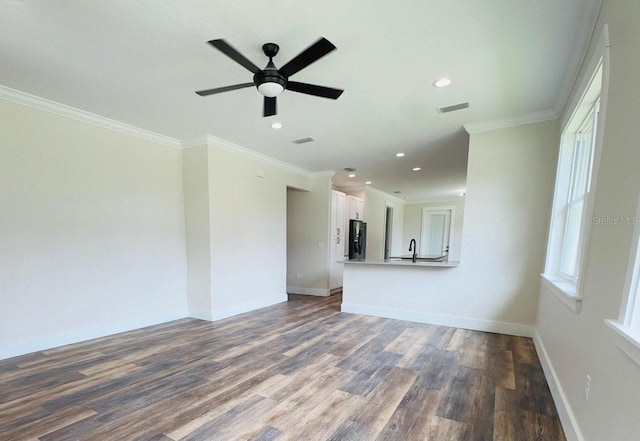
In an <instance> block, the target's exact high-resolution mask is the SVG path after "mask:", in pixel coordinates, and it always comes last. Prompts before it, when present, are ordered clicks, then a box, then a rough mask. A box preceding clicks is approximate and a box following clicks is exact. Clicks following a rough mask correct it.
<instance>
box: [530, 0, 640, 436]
mask: <svg viewBox="0 0 640 441" xmlns="http://www.w3.org/2000/svg"><path fill="white" fill-rule="evenodd" d="M638 23H640V2H637V1H633V0H605V1H604V3H603V7H602V11H601V13H600V17H599V19H598V22H597V25H596V31H595V33H594V40H593V41H592V43H591V46H590V49H589V55H588V56H587V60H589V59H590V58H591V54H593V53H594V51H595V50H596V43H597V38H598V34H599V33H600V31H601V29H602V27H603V25H604V24H608V26H609V36H610V42H611V46H610V61H611V62H610V70H609V75H610V82H609V90H608V103H607V107H606V121H605V125H604V142H603V148H602V157H601V161H600V169H599V175H598V182H597V188H596V191H595V204H594V215H595V216H602V217H605V216H612V217H617V216H630V217H633V216H634V215H635V210H636V204H637V201H638V196H639V194H640V178H639V175H638V164H640V149H639V148H638V146H639V145H640V125H639V124H638V121H640V108H638V103H640V86H639V83H638V79H639V78H640V57H638V42H640V27H639V26H638ZM585 74H587V72H586V71H585V70H583V71H582V72H581V75H580V78H579V80H580V79H581V78H582V77H584V75H585ZM578 83H579V81H578ZM575 94H576V91H575V90H574V91H573V95H575ZM565 117H566V114H565ZM632 231H633V226H628V225H608V226H607V225H595V224H594V225H592V226H591V234H590V237H589V246H588V249H587V257H586V266H585V268H586V269H585V272H584V282H583V285H582V288H583V291H582V297H583V301H582V308H581V311H580V312H579V313H575V312H573V311H572V310H570V309H569V308H568V307H566V306H565V305H564V304H563V303H562V302H561V301H560V299H558V298H557V297H555V295H554V294H553V293H551V292H550V291H549V290H548V289H547V288H546V287H545V286H544V285H543V286H542V288H541V290H540V304H539V310H538V320H537V328H538V332H539V335H540V341H541V343H542V345H543V347H544V349H545V352H546V355H547V356H548V361H549V362H550V364H551V366H552V368H553V370H554V371H555V374H556V377H555V378H552V381H554V382H556V383H557V384H558V385H559V387H560V388H561V390H562V391H563V393H564V397H565V399H566V402H565V404H566V405H567V407H568V409H569V412H570V413H571V414H572V415H573V418H574V422H575V423H576V427H577V432H578V434H577V436H575V437H570V438H569V439H570V441H571V440H572V439H581V440H585V441H600V440H612V441H627V440H632V439H638V437H639V434H640V420H639V419H638V415H640V399H638V397H640V366H638V365H637V364H635V363H634V362H633V361H631V359H630V358H628V357H627V356H626V355H625V354H624V353H623V352H622V351H621V350H619V349H618V348H617V346H616V344H615V342H614V340H615V339H614V334H613V332H612V331H611V330H609V329H608V328H607V327H606V326H605V324H604V323H603V321H604V319H606V318H613V319H616V318H617V317H618V311H619V308H620V302H621V299H622V294H623V287H624V282H625V276H626V269H627V262H628V257H629V251H630V243H631V237H632ZM587 374H589V375H590V376H591V377H592V386H591V393H590V397H589V400H588V401H587V400H585V398H584V386H585V376H586V375H587Z"/></svg>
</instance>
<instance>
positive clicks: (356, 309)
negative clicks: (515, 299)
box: [341, 303, 535, 337]
mask: <svg viewBox="0 0 640 441" xmlns="http://www.w3.org/2000/svg"><path fill="white" fill-rule="evenodd" d="M341 311H342V312H350V313H353V314H364V315H373V316H376V317H386V318H392V319H397V320H407V321H410V322H417V323H428V324H430V325H439V326H450V327H453V328H463V329H471V330H474V331H484V332H495V333H498V334H507V335H517V336H520V337H533V335H534V332H535V328H534V327H533V326H530V325H522V324H519V323H506V322H496V321H490V320H481V319H472V318H467V317H456V316H450V315H441V314H428V313H423V312H415V311H404V310H401V309H389V308H380V307H377V306H367V305H358V304H353V303H343V304H342V306H341Z"/></svg>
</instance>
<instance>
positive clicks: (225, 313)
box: [212, 294, 289, 321]
mask: <svg viewBox="0 0 640 441" xmlns="http://www.w3.org/2000/svg"><path fill="white" fill-rule="evenodd" d="M287 300H289V299H288V298H287V295H286V294H283V295H279V296H274V297H267V298H264V299H260V300H257V301H254V302H246V303H240V304H238V305H233V306H231V307H228V308H222V309H217V308H216V306H215V303H214V305H213V311H212V320H213V321H215V320H222V319H225V318H228V317H233V316H234V315H238V314H244V313H245V312H250V311H254V310H256V309H260V308H265V307H267V306H271V305H275V304H276V303H282V302H286V301H287ZM214 301H215V299H214Z"/></svg>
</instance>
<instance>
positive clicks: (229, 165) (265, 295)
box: [185, 137, 309, 320]
mask: <svg viewBox="0 0 640 441" xmlns="http://www.w3.org/2000/svg"><path fill="white" fill-rule="evenodd" d="M194 149H195V150H194ZM202 149H203V150H202ZM191 150H193V152H191ZM200 150H202V151H200ZM204 151H206V155H204V153H203V152H204ZM190 154H192V155H193V161H192V162H197V161H198V160H206V163H205V165H204V167H206V168H207V170H206V171H205V170H202V167H203V165H202V164H200V165H199V166H196V165H195V164H194V163H190V164H191V166H189V164H186V163H185V171H186V170H189V172H190V173H193V176H187V175H185V191H186V192H187V193H188V194H187V196H186V201H187V203H188V204H187V212H186V215H187V226H193V225H198V226H199V227H198V228H197V229H196V228H193V229H192V230H187V237H188V240H189V244H190V245H191V244H192V243H197V242H198V241H200V242H206V241H209V244H208V249H209V255H208V256H205V255H202V253H201V252H198V253H196V252H195V251H193V250H191V249H190V251H189V258H190V260H189V265H190V266H191V267H194V268H197V269H201V268H206V267H207V265H208V267H209V270H208V271H209V274H208V280H209V288H208V289H209V292H210V295H211V306H210V317H207V316H204V314H203V318H210V319H213V320H216V319H220V318H225V317H229V316H232V315H236V314H240V313H243V312H247V311H251V310H253V309H257V308H261V307H264V306H268V305H272V304H274V303H278V302H283V301H286V300H287V291H286V277H287V255H286V252H287V187H289V186H290V187H295V188H300V189H305V190H309V178H308V177H306V176H303V175H302V174H300V173H296V172H295V171H290V170H287V168H286V166H281V165H278V164H277V163H276V161H274V160H270V159H268V158H262V157H260V156H259V155H256V154H254V153H251V152H249V151H247V150H246V149H243V148H241V147H238V146H233V145H231V144H229V143H225V142H224V141H221V140H217V139H215V138H213V137H208V138H207V141H203V143H202V145H199V146H196V147H193V148H190V149H188V150H187V151H185V158H186V160H187V161H188V160H189V157H190V156H189V155H190ZM204 175H206V179H205V178H204ZM189 182H191V183H192V184H193V185H191V184H189ZM204 186H206V187H204ZM203 195H206V197H207V200H206V201H203V200H202V199H203ZM194 201H197V203H198V204H200V203H202V204H203V205H206V210H208V220H209V224H208V231H205V230H206V229H203V228H202V224H203V222H204V221H205V219H206V217H207V216H206V215H205V214H203V213H202V211H203V208H202V206H199V207H198V209H197V210H196V209H194V207H193V206H195V205H196V202H194ZM189 202H191V203H192V204H191V205H190V204H189ZM192 217H195V218H192ZM191 232H193V235H192V234H191ZM207 233H208V234H207ZM199 246H200V248H198V249H199V250H200V251H202V250H203V249H206V246H205V245H202V244H200V245H199ZM207 258H208V261H207ZM189 277H190V278H191V277H195V279H196V280H195V281H194V280H189V287H190V289H191V288H194V287H198V289H199V290H200V291H199V292H200V293H202V292H205V293H206V289H204V288H202V286H201V282H204V283H205V284H206V281H207V277H205V276H203V275H202V274H201V271H199V270H197V271H194V272H192V271H190V272H189ZM201 298H203V296H202V295H200V294H196V293H194V292H192V291H190V292H189V299H190V306H191V305H192V304H193V305H195V303H194V302H196V301H198V300H197V299H201ZM205 306H206V303H205Z"/></svg>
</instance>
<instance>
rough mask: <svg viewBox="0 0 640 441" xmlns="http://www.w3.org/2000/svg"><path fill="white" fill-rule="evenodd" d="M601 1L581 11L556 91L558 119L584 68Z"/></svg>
mask: <svg viewBox="0 0 640 441" xmlns="http://www.w3.org/2000/svg"><path fill="white" fill-rule="evenodd" d="M602 1H603V0H596V1H593V2H591V4H589V5H587V7H585V8H583V9H582V14H581V17H580V18H581V19H582V20H581V22H582V24H583V25H582V26H581V27H580V29H578V32H577V33H576V36H575V39H574V41H573V45H572V48H571V58H570V59H569V62H568V63H567V68H566V70H565V74H564V78H563V79H562V85H561V86H560V90H559V91H558V96H557V98H556V104H555V107H554V109H555V111H556V115H558V117H560V116H561V115H562V113H563V112H564V111H565V109H566V108H567V104H568V101H569V97H570V96H571V92H572V91H573V90H574V89H575V87H576V83H577V82H578V78H579V76H580V71H581V70H582V67H583V66H584V64H585V62H586V58H587V54H588V52H589V45H590V44H591V41H592V40H593V37H594V35H595V31H596V25H597V23H598V17H599V16H600V11H601V9H602Z"/></svg>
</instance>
